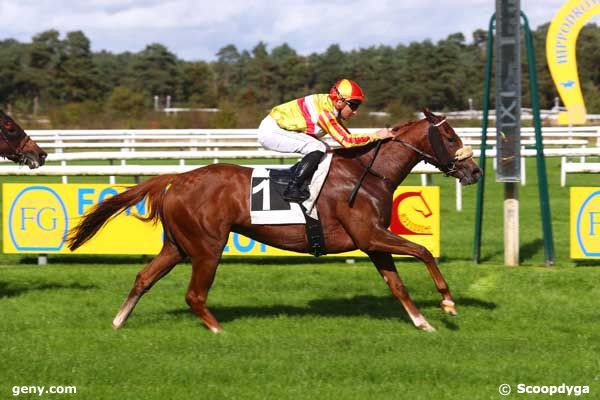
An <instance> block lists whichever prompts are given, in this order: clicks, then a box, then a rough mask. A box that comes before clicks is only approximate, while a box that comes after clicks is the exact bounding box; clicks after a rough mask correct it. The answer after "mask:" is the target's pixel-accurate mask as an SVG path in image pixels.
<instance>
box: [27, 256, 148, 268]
mask: <svg viewBox="0 0 600 400" xmlns="http://www.w3.org/2000/svg"><path fill="white" fill-rule="evenodd" d="M153 258H154V256H145V255H143V256H119V255H114V256H113V255H111V256H99V255H81V254H73V255H71V254H67V255H61V254H51V255H48V264H49V265H52V264H110V265H115V264H132V265H136V264H137V265H140V267H141V266H143V265H144V264H147V263H148V262H149V261H150V260H152V259H153ZM18 263H19V264H33V265H35V264H37V263H38V259H37V256H25V257H22V258H21V259H20V261H19V262H18Z"/></svg>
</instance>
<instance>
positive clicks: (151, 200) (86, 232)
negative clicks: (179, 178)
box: [67, 174, 176, 251]
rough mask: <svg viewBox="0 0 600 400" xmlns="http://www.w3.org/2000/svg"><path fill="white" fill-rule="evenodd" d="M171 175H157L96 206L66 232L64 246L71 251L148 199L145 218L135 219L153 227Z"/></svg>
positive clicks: (173, 175) (172, 176)
mask: <svg viewBox="0 0 600 400" xmlns="http://www.w3.org/2000/svg"><path fill="white" fill-rule="evenodd" d="M175 176H176V175H175V174H167V175H160V176H156V177H154V178H151V179H148V180H147V181H145V182H142V183H140V184H139V185H136V186H133V187H131V188H129V189H127V190H126V191H124V192H122V193H119V194H118V195H116V196H113V197H110V198H108V199H106V200H104V201H102V202H101V203H98V204H96V205H95V206H94V207H93V208H92V209H90V210H89V211H88V212H87V213H86V214H85V215H84V217H83V219H82V220H81V222H79V224H78V225H77V226H76V227H74V228H73V229H71V230H70V231H69V234H68V236H67V244H68V246H69V249H71V251H73V250H75V249H77V248H78V247H80V246H81V245H83V244H84V243H85V242H87V241H88V240H90V239H91V238H92V237H93V236H94V235H95V234H96V233H98V231H99V230H100V228H102V227H103V226H104V224H106V223H107V222H108V221H109V220H110V219H111V218H113V217H115V216H117V215H119V214H120V213H122V212H123V211H124V210H125V209H126V208H128V207H131V206H133V205H135V204H137V203H139V202H140V201H142V200H143V199H144V197H146V196H148V211H149V212H148V215H147V216H146V217H142V216H137V215H136V217H137V218H139V219H141V220H142V221H153V222H154V223H156V222H157V221H158V219H159V217H160V216H161V209H162V204H163V200H164V197H165V193H166V190H165V189H166V188H167V186H168V185H169V184H170V183H171V181H173V178H174V177H175Z"/></svg>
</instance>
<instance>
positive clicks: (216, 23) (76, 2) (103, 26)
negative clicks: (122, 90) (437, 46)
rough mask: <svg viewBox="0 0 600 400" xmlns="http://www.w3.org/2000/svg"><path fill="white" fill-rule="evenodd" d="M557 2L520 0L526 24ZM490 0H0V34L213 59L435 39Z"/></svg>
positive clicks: (458, 27)
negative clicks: (228, 53) (156, 48)
mask: <svg viewBox="0 0 600 400" xmlns="http://www.w3.org/2000/svg"><path fill="white" fill-rule="evenodd" d="M563 1H564V0H546V1H544V3H543V5H540V4H541V3H539V2H538V1H533V0H522V1H521V8H522V9H523V10H524V11H525V12H526V13H527V14H528V16H529V20H530V24H531V26H532V28H535V27H536V26H538V25H540V24H542V23H546V22H549V21H550V19H551V18H552V17H553V15H554V14H555V13H556V11H558V9H559V8H560V7H561V6H562V4H563ZM493 12H494V2H493V1H490V0H452V1H439V0H419V1H417V0H405V1H392V0H370V1H362V0H343V1H341V0H328V1H326V2H325V1H318V0H296V1H291V0H280V1H277V2H274V1H273V0H270V1H267V0H245V1H244V0H226V1H206V0H203V1H198V0H87V1H80V0H62V1H58V0H0V13H1V15H2V20H3V21H18V23H3V26H2V31H1V32H0V39H3V38H9V37H10V38H15V39H17V40H20V41H26V42H28V41H30V40H31V38H32V37H33V36H34V35H35V34H37V33H40V32H42V31H44V30H48V29H57V30H58V31H60V32H61V33H62V34H65V33H66V32H69V31H74V30H81V31H83V32H84V33H85V34H86V35H87V36H88V37H89V38H90V41H91V43H92V48H93V49H94V50H95V51H98V50H101V49H106V50H109V51H112V52H123V51H140V50H141V49H143V48H144V47H145V46H146V45H148V44H150V43H154V42H159V43H162V44H164V45H166V46H167V47H168V48H169V49H170V50H171V51H173V52H174V53H176V54H177V55H178V56H179V57H182V58H184V59H190V60H192V59H204V60H211V59H214V57H215V54H216V52H217V51H218V50H219V49H220V48H222V47H224V46H226V45H228V44H235V45H236V46H237V47H238V49H240V50H241V49H247V50H251V49H252V48H253V47H254V46H255V45H256V44H257V43H258V42H259V41H263V42H266V43H267V44H268V45H269V47H270V48H273V47H275V46H278V45H281V44H282V43H288V44H289V45H290V46H291V47H292V48H294V49H296V50H297V51H298V52H299V53H301V54H310V53H312V52H322V51H323V50H325V49H326V48H327V47H329V46H330V45H331V44H339V45H340V46H341V47H342V48H343V49H344V50H350V49H356V48H361V47H369V46H377V45H380V44H385V45H390V46H396V45H398V44H400V43H402V44H408V43H410V42H413V41H422V40H425V39H431V40H433V41H437V40H440V39H443V38H445V37H447V36H448V35H449V34H451V33H456V32H462V33H463V34H464V35H465V37H466V38H467V40H470V38H471V34H472V32H473V31H475V30H476V29H479V28H481V29H487V25H488V22H489V18H490V17H491V15H492V13H493Z"/></svg>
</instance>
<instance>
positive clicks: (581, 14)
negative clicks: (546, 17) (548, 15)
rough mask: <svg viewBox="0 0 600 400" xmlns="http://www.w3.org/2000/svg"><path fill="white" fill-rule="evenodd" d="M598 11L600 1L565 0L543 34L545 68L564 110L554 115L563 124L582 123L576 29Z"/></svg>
mask: <svg viewBox="0 0 600 400" xmlns="http://www.w3.org/2000/svg"><path fill="white" fill-rule="evenodd" d="M598 14H600V1H597V0H569V1H567V2H565V4H564V5H563V6H562V7H561V9H560V10H559V11H558V12H557V13H556V15H555V16H554V19H553V20H552V23H551V24H550V27H549V28H548V35H547V36H546V59H547V61H548V68H549V69H550V73H551V75H552V79H553V80H554V84H555V85H556V88H557V89H558V93H559V94H560V98H561V99H562V101H563V103H564V105H565V107H566V109H567V111H566V112H561V113H560V114H559V115H558V123H559V124H563V125H569V124H584V123H585V121H586V118H587V116H586V111H585V103H584V101H583V95H582V91H581V86H580V83H579V75H578V73H577V60H576V57H575V44H576V43H577V36H578V35H579V31H581V28H583V26H584V25H585V23H586V22H587V21H588V20H589V19H590V18H592V17H593V16H594V15H598Z"/></svg>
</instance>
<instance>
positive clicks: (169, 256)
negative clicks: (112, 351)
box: [112, 241, 183, 329]
mask: <svg viewBox="0 0 600 400" xmlns="http://www.w3.org/2000/svg"><path fill="white" fill-rule="evenodd" d="M182 258H183V256H182V255H181V253H180V251H179V250H178V249H177V247H176V246H175V245H174V244H172V243H170V242H168V241H166V242H165V243H164V245H163V248H162V249H161V251H160V253H159V254H158V255H157V256H156V257H155V258H154V259H153V260H152V261H151V262H150V263H149V264H148V265H147V266H146V267H145V268H144V269H142V270H141V271H140V272H139V273H138V274H137V277H136V279H135V283H134V285H133V288H132V289H131V291H130V292H129V296H127V299H125V302H124V303H123V305H122V306H121V308H120V309H119V312H118V313H117V316H116V317H115V319H114V320H113V323H112V325H113V328H115V329H119V328H120V327H122V326H123V325H124V324H125V321H127V318H128V317H129V315H130V314H131V312H132V311H133V309H134V307H135V305H136V304H137V302H138V301H139V300H140V298H141V297H142V295H143V294H144V293H146V292H147V291H148V290H150V288H151V287H152V285H154V284H155V283H156V282H157V281H158V280H159V279H160V278H162V277H163V276H165V275H166V274H168V273H169V271H171V270H172V269H173V267H174V266H175V265H176V264H177V263H178V262H179V261H181V260H182Z"/></svg>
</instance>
